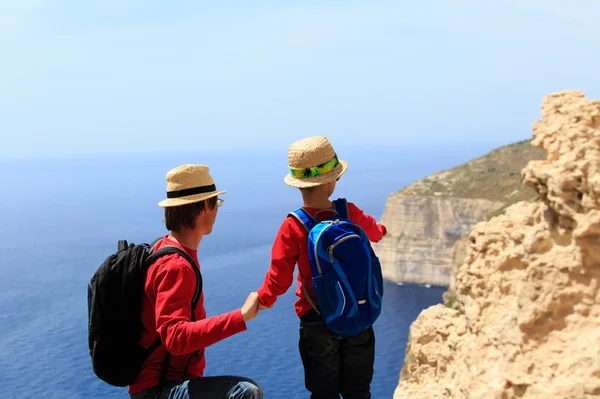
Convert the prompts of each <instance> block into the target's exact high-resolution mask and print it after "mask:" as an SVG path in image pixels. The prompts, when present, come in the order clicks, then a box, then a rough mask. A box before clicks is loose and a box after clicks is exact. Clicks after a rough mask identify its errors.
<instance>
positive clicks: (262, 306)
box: [258, 298, 274, 310]
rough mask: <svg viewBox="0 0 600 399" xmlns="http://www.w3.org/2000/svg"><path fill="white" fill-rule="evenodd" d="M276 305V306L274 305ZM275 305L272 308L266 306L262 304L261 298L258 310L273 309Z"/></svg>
mask: <svg viewBox="0 0 600 399" xmlns="http://www.w3.org/2000/svg"><path fill="white" fill-rule="evenodd" d="M273 305H274V304H273ZM273 305H271V306H265V305H263V304H262V303H261V302H260V298H259V299H258V310H265V309H270V308H272V307H273Z"/></svg>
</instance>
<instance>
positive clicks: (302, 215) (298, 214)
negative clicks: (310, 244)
mask: <svg viewBox="0 0 600 399" xmlns="http://www.w3.org/2000/svg"><path fill="white" fill-rule="evenodd" d="M288 216H292V217H294V218H295V219H296V220H297V221H298V222H300V224H301V225H302V226H303V227H304V229H305V230H306V232H309V231H311V230H312V228H313V227H315V225H316V224H317V220H316V219H315V218H314V217H313V216H312V215H311V214H310V213H308V212H306V211H305V210H304V209H302V208H298V209H296V210H295V211H293V212H290V213H289V214H288Z"/></svg>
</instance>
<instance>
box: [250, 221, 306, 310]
mask: <svg viewBox="0 0 600 399" xmlns="http://www.w3.org/2000/svg"><path fill="white" fill-rule="evenodd" d="M292 223H295V222H294V221H293V220H292V219H290V218H287V219H286V220H284V222H283V223H282V225H281V227H280V228H279V231H278V232H277V236H276V238H275V242H274V243H273V248H272V249H271V265H270V267H269V271H267V275H266V276H265V281H264V283H263V285H262V287H260V288H259V289H258V290H257V293H258V300H259V302H260V305H261V306H260V308H261V309H264V308H265V307H271V306H273V304H274V303H275V301H276V300H277V297H278V296H280V295H283V294H285V293H286V292H287V290H288V289H289V288H290V286H291V285H292V283H293V281H294V269H295V267H296V262H297V260H298V253H299V242H298V237H297V235H296V233H295V232H294V229H293V226H292Z"/></svg>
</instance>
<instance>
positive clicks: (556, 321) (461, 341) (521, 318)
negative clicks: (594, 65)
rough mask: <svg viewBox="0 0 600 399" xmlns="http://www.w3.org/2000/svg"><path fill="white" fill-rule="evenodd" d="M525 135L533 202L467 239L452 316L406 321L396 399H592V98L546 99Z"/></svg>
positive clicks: (596, 239)
mask: <svg viewBox="0 0 600 399" xmlns="http://www.w3.org/2000/svg"><path fill="white" fill-rule="evenodd" d="M533 136H534V140H533V144H534V145H536V146H539V147H540V148H543V149H544V150H545V151H546V153H547V158H546V159H545V160H541V161H531V162H530V163H529V165H528V166H527V167H526V168H525V169H524V170H523V178H524V184H526V185H527V186H529V187H532V188H533V189H535V190H536V192H537V193H538V194H539V196H540V198H541V200H542V201H541V202H535V203H531V202H520V203H518V204H515V205H512V206H511V207H509V208H508V209H507V210H506V213H505V214H503V215H500V216H497V217H494V218H492V219H491V220H490V221H489V222H482V223H479V224H478V225H477V226H476V227H475V228H474V230H473V231H472V232H471V234H470V235H469V236H468V245H467V252H466V259H465V262H464V263H463V264H462V265H461V266H460V267H459V268H458V270H457V273H456V275H454V276H453V280H454V281H453V283H454V284H453V285H454V287H455V292H456V306H455V309H451V308H448V307H445V306H443V305H437V306H434V307H431V308H429V309H427V310H425V311H423V312H422V313H421V315H420V316H419V317H418V318H417V320H416V321H415V322H414V323H413V325H412V326H411V330H410V337H409V342H408V347H407V353H406V359H405V363H404V366H403V369H402V372H401V376H400V384H399V386H398V388H397V389H396V391H395V393H394V398H395V399H403V398H428V399H429V398H486V399H493V398H498V399H510V398H572V399H575V398H577V399H580V398H593V397H600V288H599V286H600V101H588V100H586V99H585V97H584V96H583V94H582V93H580V92H576V91H566V92H561V93H555V94H552V95H549V96H547V97H546V98H545V99H544V101H543V104H542V117H541V119H540V120H538V121H537V122H536V123H534V126H533Z"/></svg>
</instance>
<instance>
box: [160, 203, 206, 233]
mask: <svg viewBox="0 0 600 399" xmlns="http://www.w3.org/2000/svg"><path fill="white" fill-rule="evenodd" d="M216 205H217V197H216V196H215V197H211V198H208V199H206V200H203V201H200V202H194V203H192V204H186V205H181V206H170V207H166V208H165V225H166V227H167V230H169V231H180V230H182V229H184V228H187V229H190V230H193V229H195V228H196V219H197V218H198V215H200V214H201V213H202V212H204V210H205V209H206V206H208V209H210V210H212V209H214V208H215V206H216Z"/></svg>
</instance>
